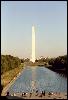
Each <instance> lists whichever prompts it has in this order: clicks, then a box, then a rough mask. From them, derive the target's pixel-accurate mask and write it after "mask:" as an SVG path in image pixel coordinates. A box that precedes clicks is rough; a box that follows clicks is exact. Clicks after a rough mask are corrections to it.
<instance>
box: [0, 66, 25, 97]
mask: <svg viewBox="0 0 68 100" xmlns="http://www.w3.org/2000/svg"><path fill="white" fill-rule="evenodd" d="M23 69H24V66H23ZM23 69H22V70H23ZM21 72H22V71H21ZM21 72H19V73H18V74H17V75H16V76H15V77H14V78H13V80H11V81H10V83H9V84H7V85H6V86H5V87H4V88H3V90H2V93H1V96H5V95H6V92H7V90H8V88H9V87H10V86H11V85H12V84H13V83H14V82H15V81H16V79H17V78H18V77H19V76H20V74H21Z"/></svg>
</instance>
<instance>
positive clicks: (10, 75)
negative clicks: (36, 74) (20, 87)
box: [1, 64, 23, 88]
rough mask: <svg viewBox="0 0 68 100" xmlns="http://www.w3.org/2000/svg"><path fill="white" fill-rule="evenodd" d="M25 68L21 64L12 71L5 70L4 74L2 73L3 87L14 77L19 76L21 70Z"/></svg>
mask: <svg viewBox="0 0 68 100" xmlns="http://www.w3.org/2000/svg"><path fill="white" fill-rule="evenodd" d="M22 69H23V64H21V65H20V66H19V67H17V68H14V69H12V70H10V71H7V72H5V73H4V74H2V75H1V84H2V85H3V88H4V87H5V86H6V85H7V84H9V83H10V82H11V81H12V80H13V79H14V77H16V76H17V74H18V73H19V72H21V70H22Z"/></svg>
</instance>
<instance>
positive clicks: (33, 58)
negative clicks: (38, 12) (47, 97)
mask: <svg viewBox="0 0 68 100" xmlns="http://www.w3.org/2000/svg"><path fill="white" fill-rule="evenodd" d="M32 62H35V27H34V26H32Z"/></svg>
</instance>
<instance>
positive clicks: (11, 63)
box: [1, 55, 21, 74]
mask: <svg viewBox="0 0 68 100" xmlns="http://www.w3.org/2000/svg"><path fill="white" fill-rule="evenodd" d="M20 63H21V60H20V59H19V58H18V57H13V56H11V55H1V74H3V73H4V72H6V71H9V70H11V69H14V68H16V67H18V66H19V65H20Z"/></svg>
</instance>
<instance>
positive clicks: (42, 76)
mask: <svg viewBox="0 0 68 100" xmlns="http://www.w3.org/2000/svg"><path fill="white" fill-rule="evenodd" d="M37 89H38V90H39V92H41V91H42V90H45V91H46V92H67V77H65V76H63V75H62V74H58V73H56V72H53V71H51V70H49V69H47V68H45V67H37V66H34V67H29V66H28V67H25V69H24V70H23V71H22V72H21V75H20V76H19V77H18V78H17V79H16V80H15V82H14V84H12V85H11V87H10V88H9V89H8V91H9V92H10V93H17V92H31V91H33V90H37Z"/></svg>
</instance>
